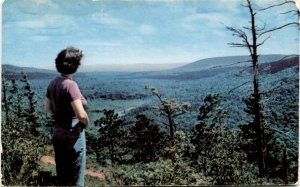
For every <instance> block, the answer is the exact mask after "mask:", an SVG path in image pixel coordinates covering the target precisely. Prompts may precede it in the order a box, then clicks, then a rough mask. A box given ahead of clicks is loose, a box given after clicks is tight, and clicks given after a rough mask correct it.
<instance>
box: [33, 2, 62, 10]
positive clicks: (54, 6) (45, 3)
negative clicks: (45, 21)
mask: <svg viewBox="0 0 300 187" xmlns="http://www.w3.org/2000/svg"><path fill="white" fill-rule="evenodd" d="M33 2H34V3H35V4H36V5H46V6H49V7H53V8H58V7H59V6H58V5H57V4H56V3H54V2H53V1H52V0H33Z"/></svg>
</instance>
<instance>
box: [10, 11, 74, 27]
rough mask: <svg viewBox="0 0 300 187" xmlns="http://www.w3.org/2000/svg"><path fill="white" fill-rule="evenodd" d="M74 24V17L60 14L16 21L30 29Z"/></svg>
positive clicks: (19, 25)
mask: <svg viewBox="0 0 300 187" xmlns="http://www.w3.org/2000/svg"><path fill="white" fill-rule="evenodd" d="M74 25H75V22H74V20H73V18H72V17H70V16H66V15H60V14H45V15H43V16H41V17H40V18H39V19H37V18H34V19H33V18H32V19H30V20H29V19H27V20H23V21H18V22H16V26H18V27H22V28H29V29H43V28H45V29H47V28H62V27H66V26H68V27H69V26H74Z"/></svg>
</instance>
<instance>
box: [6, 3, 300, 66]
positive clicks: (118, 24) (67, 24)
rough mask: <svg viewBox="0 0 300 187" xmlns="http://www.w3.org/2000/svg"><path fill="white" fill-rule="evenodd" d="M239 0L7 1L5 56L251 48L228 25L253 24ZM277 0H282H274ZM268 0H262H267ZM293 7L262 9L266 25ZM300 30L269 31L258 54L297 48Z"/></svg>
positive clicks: (198, 55) (110, 56)
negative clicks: (72, 50) (71, 49)
mask: <svg viewBox="0 0 300 187" xmlns="http://www.w3.org/2000/svg"><path fill="white" fill-rule="evenodd" d="M243 2H244V1H242V0H63V1H62V0H26V1H17V0H5V2H4V4H3V16H2V40H3V45H2V46H3V52H2V55H3V59H2V63H4V64H12V65H18V66H33V67H49V66H54V59H55V57H56V55H57V53H58V52H59V51H60V50H61V49H63V48H65V47H67V46H75V47H79V48H81V49H82V50H83V51H84V53H85V59H84V63H85V64H87V65H95V64H136V63H147V64H161V63H189V62H193V61H196V60H200V59H204V58H210V57H218V56H231V55H245V54H248V51H247V49H241V48H232V47H230V46H228V45H227V43H229V42H232V41H237V38H235V37H233V36H232V35H231V33H230V32H229V31H227V30H226V26H233V27H242V26H247V25H249V23H248V21H249V17H248V16H249V14H248V12H247V9H245V8H243V7H241V6H240V5H241V3H243ZM273 2H277V1H273ZM270 3H271V1H263V0H260V1H258V5H257V6H265V5H267V4H270ZM289 8H294V7H290V6H284V7H280V8H275V9H272V10H270V11H267V12H264V13H262V12H261V13H259V15H257V18H258V21H259V23H266V26H267V27H273V26H274V24H277V25H280V24H282V23H285V22H287V21H295V19H296V18H295V17H293V16H285V15H280V14H279V13H280V12H284V11H286V10H288V9H289ZM298 48H299V46H298V29H297V28H296V27H289V28H285V29H283V30H280V31H278V32H276V33H272V34H271V38H270V39H269V40H268V41H267V43H266V44H265V45H264V46H263V47H262V48H261V49H260V54H295V53H298V51H299V49H298Z"/></svg>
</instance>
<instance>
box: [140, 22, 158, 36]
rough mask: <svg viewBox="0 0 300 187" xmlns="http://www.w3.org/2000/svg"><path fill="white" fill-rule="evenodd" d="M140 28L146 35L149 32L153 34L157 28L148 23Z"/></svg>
mask: <svg viewBox="0 0 300 187" xmlns="http://www.w3.org/2000/svg"><path fill="white" fill-rule="evenodd" d="M138 30H139V32H140V33H141V34H144V35H149V34H153V33H155V32H156V28H155V27H154V26H152V25H146V24H143V25H141V26H139V27H138Z"/></svg>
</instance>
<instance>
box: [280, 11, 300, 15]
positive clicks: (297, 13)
mask: <svg viewBox="0 0 300 187" xmlns="http://www.w3.org/2000/svg"><path fill="white" fill-rule="evenodd" d="M291 12H294V14H293V15H299V10H290V11H286V12H282V13H280V14H288V13H291Z"/></svg>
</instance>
